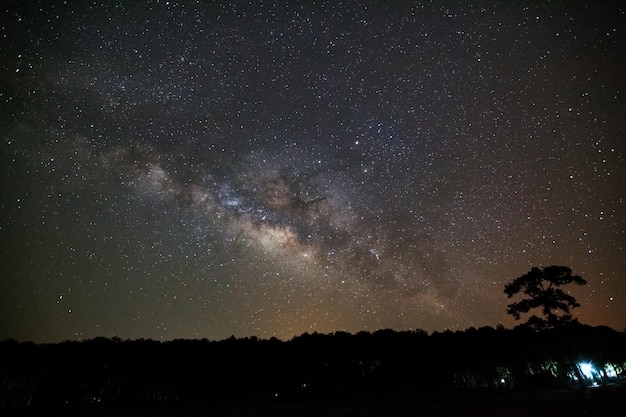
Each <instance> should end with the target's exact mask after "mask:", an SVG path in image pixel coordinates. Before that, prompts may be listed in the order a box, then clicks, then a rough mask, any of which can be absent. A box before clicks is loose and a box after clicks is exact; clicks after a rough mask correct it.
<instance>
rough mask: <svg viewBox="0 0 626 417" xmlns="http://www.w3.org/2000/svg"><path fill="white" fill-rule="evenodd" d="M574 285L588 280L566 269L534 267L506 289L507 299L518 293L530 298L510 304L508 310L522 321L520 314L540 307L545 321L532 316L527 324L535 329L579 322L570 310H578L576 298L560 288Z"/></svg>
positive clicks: (560, 267)
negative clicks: (576, 308)
mask: <svg viewBox="0 0 626 417" xmlns="http://www.w3.org/2000/svg"><path fill="white" fill-rule="evenodd" d="M571 283H574V284H578V285H585V284H587V281H585V280H584V279H583V278H581V277H580V276H578V275H572V270H571V269H570V268H568V267H566V266H548V267H545V268H543V269H539V268H537V267H533V268H532V269H531V270H530V272H528V273H527V274H526V275H522V276H521V277H519V278H516V279H515V280H513V282H510V283H508V284H506V285H505V286H504V292H505V293H506V295H507V296H508V298H511V297H513V296H514V295H515V294H517V293H519V292H523V293H524V294H526V296H527V297H526V298H523V299H522V300H520V301H518V302H515V303H512V304H509V305H508V306H507V310H506V311H507V313H509V314H511V315H512V316H513V317H515V320H519V319H520V314H521V313H528V312H529V311H530V310H532V309H535V308H540V309H541V314H542V315H543V318H542V317H538V316H536V315H533V316H531V317H530V318H529V319H528V320H527V321H526V325H528V326H529V327H532V328H535V329H545V328H551V327H556V326H558V325H562V324H566V323H572V322H576V319H574V318H573V317H572V315H571V313H570V309H572V308H575V307H579V306H580V304H578V303H577V302H576V299H575V298H574V297H573V296H571V295H570V294H567V293H565V292H564V291H563V290H562V289H561V288H558V287H560V286H562V285H566V284H571Z"/></svg>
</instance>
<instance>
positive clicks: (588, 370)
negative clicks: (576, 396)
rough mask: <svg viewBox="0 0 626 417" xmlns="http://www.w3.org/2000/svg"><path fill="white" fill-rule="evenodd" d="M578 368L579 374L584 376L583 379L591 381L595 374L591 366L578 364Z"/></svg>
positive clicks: (583, 363)
mask: <svg viewBox="0 0 626 417" xmlns="http://www.w3.org/2000/svg"><path fill="white" fill-rule="evenodd" d="M578 367H579V368H580V372H581V373H582V374H583V375H584V376H585V378H588V379H593V374H594V373H595V372H596V370H595V369H594V367H593V365H592V364H590V363H585V362H582V363H579V364H578Z"/></svg>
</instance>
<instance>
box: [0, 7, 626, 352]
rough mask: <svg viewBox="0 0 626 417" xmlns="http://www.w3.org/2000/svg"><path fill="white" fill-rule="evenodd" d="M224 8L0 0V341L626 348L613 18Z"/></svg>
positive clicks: (484, 10) (615, 14) (620, 120)
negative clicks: (570, 323) (534, 309)
mask: <svg viewBox="0 0 626 417" xmlns="http://www.w3.org/2000/svg"><path fill="white" fill-rule="evenodd" d="M220 3H221V2H214V3H208V2H206V3H205V2H176V1H169V2H167V1H151V2H126V1H118V2H115V1H102V2H98V1H96V2H75V3H74V2H60V1H59V2H51V1H42V2H39V3H37V2H28V1H9V2H8V3H7V2H5V3H3V5H2V6H0V7H1V11H0V18H1V22H0V23H1V36H2V37H1V39H0V77H1V78H0V106H1V108H0V135H1V143H0V158H1V159H0V171H1V181H2V182H1V195H0V339H5V338H15V339H17V340H31V341H35V342H58V341H63V340H68V339H71V340H82V339H86V338H92V337H96V336H106V337H111V336H114V335H116V336H119V337H121V338H123V339H126V338H132V339H136V338H152V339H157V340H169V339H174V338H208V339H212V340H216V339H222V338H226V337H229V336H231V335H234V336H236V337H244V336H253V335H255V336H258V337H261V338H269V337H272V336H276V337H278V338H281V339H289V338H291V337H293V336H294V335H299V334H301V333H303V332H309V333H312V332H314V331H317V332H320V333H328V332H333V331H338V330H344V331H348V332H352V333H355V332H358V331H360V330H366V331H374V330H376V329H381V328H392V329H395V330H407V329H423V330H426V331H428V332H432V331H443V330H445V329H451V330H462V329H466V328H468V327H470V326H474V327H480V326H496V325H497V324H503V325H504V326H505V327H512V326H513V325H515V324H516V322H515V321H514V320H513V319H512V318H511V317H509V316H507V314H506V305H507V304H508V303H510V302H511V301H512V300H510V299H507V297H506V295H505V294H504V292H503V288H504V284H505V283H507V282H509V281H511V280H512V279H514V278H516V277H518V276H520V275H523V274H525V273H526V272H528V271H529V270H530V268H531V267H532V266H549V265H566V266H569V267H571V268H572V269H573V272H574V273H575V274H578V275H581V276H582V277H583V278H585V279H587V281H588V285H587V286H584V287H575V288H571V293H572V294H573V295H574V296H575V297H576V298H577V299H578V301H579V302H580V303H581V307H580V308H578V309H576V310H574V311H573V312H574V315H575V316H576V317H578V318H579V320H580V321H581V322H583V323H586V324H590V325H608V326H611V327H613V328H615V329H617V330H623V329H624V328H625V327H626V276H624V273H625V271H626V254H625V247H626V202H625V200H626V161H625V158H626V137H625V134H626V76H625V74H626V16H625V13H626V3H617V2H608V1H607V2H604V1H602V2H600V1H588V2H582V1H581V2H562V3H561V2H551V3H548V2H532V3H525V2H493V1H487V2H484V3H481V2H458V3H453V2H444V3H445V6H444V5H443V4H440V3H439V2H433V3H427V2H420V3H417V2H416V3H412V2H401V3H396V2H343V3H340V2H331V1H329V2H298V1H294V2H276V3H272V2H250V4H248V3H247V2H245V3H244V2H237V3H235V4H231V5H222V4H220ZM224 3H225V2H224Z"/></svg>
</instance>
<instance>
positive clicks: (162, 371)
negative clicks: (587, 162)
mask: <svg viewBox="0 0 626 417" xmlns="http://www.w3.org/2000/svg"><path fill="white" fill-rule="evenodd" d="M6 415H21V416H48V415H76V416H78V415H91V416H190V417H191V416H208V417H211V416H234V417H237V416H427V417H428V416H551V417H555V416H568V417H572V416H605V415H606V416H625V417H626V333H624V332H616V331H614V330H612V329H609V328H605V327H595V328H593V327H589V326H580V325H577V326H573V327H568V328H560V329H554V330H550V331H542V332H537V331H533V330H530V329H524V328H516V329H513V330H506V329H492V328H480V329H468V330H466V331H463V332H454V333H453V332H443V333H433V334H432V335H427V334H426V333H425V332H421V331H410V332H394V331H391V330H381V331H377V332H374V333H372V334H370V333H366V332H359V333H358V334H356V335H351V334H348V333H342V332H337V333H334V334H329V335H321V334H312V335H309V334H304V335H302V336H299V337H296V338H294V339H292V340H290V341H286V342H284V341H279V340H277V339H270V340H259V339H257V338H245V339H235V338H230V339H227V340H223V341H219V342H210V341H207V340H175V341H171V342H165V343H160V342H155V341H151V340H137V341H122V340H119V339H116V338H114V339H105V338H96V339H93V340H87V341H83V342H64V343H60V344H52V345H35V344H32V343H18V342H16V341H10V340H9V341H4V342H0V416H6Z"/></svg>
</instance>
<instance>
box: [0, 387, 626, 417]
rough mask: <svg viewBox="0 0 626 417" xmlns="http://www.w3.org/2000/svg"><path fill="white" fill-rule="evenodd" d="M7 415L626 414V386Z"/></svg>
mask: <svg viewBox="0 0 626 417" xmlns="http://www.w3.org/2000/svg"><path fill="white" fill-rule="evenodd" d="M4 411H5V412H7V413H6V414H4V415H15V416H25V417H26V416H49V415H67V416H78V415H89V416H96V417H108V416H121V417H131V416H132V417H143V416H156V417H159V416H167V417H170V416H188V417H195V416H205V417H218V416H219V417H222V416H231V417H263V416H267V417H270V416H271V417H288V416H311V417H313V416H328V417H335V416H343V417H353V416H364V417H374V416H376V417H383V416H385V417H409V416H415V417H418V416H419V417H434V416H463V417H467V416H481V417H497V416H498V417H505V416H506V417H518V416H519V417H522V416H523V417H527V416H536V417H544V416H545V417H561V416H563V417H566V416H567V417H578V416H618V417H619V416H626V386H624V385H607V386H600V387H590V388H588V389H586V390H583V391H581V390H580V389H577V388H576V389H574V388H572V389H560V390H546V391H533V392H509V393H487V394H484V393H483V394H481V393H472V394H454V395H450V396H445V395H439V396H436V397H435V396H433V397H430V398H406V397H403V398H399V397H395V398H394V397H393V396H390V397H387V398H385V399H373V398H370V399H359V400H356V399H353V400H332V401H327V402H324V403H320V402H311V401H303V402H301V403H280V402H279V401H276V402H275V403H274V404H263V405H245V406H241V405H236V404H231V405H221V406H216V407H212V406H210V405H206V404H205V405H201V406H200V405H197V406H191V405H180V404H179V405H176V404H169V405H160V406H158V405H153V406H149V405H148V406H135V407H128V408H120V407H97V406H88V407H77V408H53V409H28V410H25V409H20V410H4Z"/></svg>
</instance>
